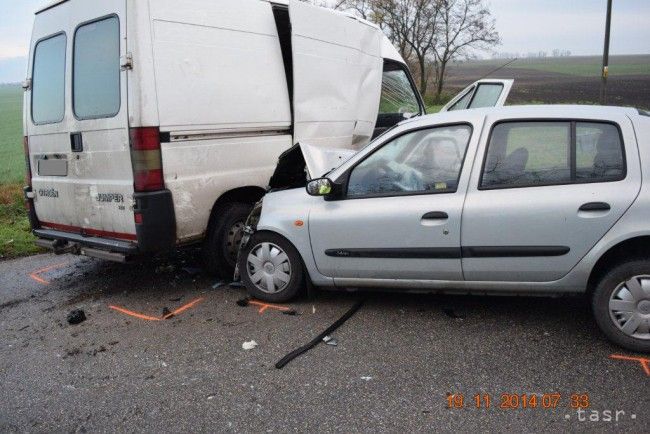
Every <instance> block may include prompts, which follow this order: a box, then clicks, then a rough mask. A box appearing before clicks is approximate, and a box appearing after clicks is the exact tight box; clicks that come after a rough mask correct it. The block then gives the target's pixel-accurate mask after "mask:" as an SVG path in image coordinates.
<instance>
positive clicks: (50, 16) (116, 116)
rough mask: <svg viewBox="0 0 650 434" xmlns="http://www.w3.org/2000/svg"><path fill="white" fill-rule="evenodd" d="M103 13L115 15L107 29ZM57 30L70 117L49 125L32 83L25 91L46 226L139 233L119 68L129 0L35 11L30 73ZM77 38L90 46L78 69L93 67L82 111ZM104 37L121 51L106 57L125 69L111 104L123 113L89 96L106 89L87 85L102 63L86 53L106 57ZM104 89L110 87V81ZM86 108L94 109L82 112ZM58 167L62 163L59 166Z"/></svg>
mask: <svg viewBox="0 0 650 434" xmlns="http://www.w3.org/2000/svg"><path fill="white" fill-rule="evenodd" d="M96 20H112V21H110V26H104V27H103V28H102V26H101V25H97V24H96V23H99V21H96ZM106 29H108V30H110V33H108V32H107V30H106ZM58 32H63V33H65V35H66V38H67V42H66V52H65V57H66V58H65V98H64V99H65V106H64V107H65V111H64V116H63V119H62V120H61V121H60V122H51V123H43V124H39V123H38V122H34V121H33V119H32V104H31V103H32V97H33V95H32V92H33V90H32V91H28V92H27V93H26V96H25V100H26V102H27V104H25V124H26V131H27V135H28V136H29V148H30V162H31V167H32V175H33V178H32V184H33V191H34V195H35V197H34V208H35V211H36V215H37V217H38V219H39V221H40V223H41V225H42V226H43V227H46V228H52V229H57V230H62V231H66V232H75V233H81V234H86V233H93V234H101V236H106V237H109V238H122V239H127V240H135V238H136V235H135V233H136V231H135V223H134V217H133V208H132V197H133V173H132V169H131V156H130V149H129V134H128V98H127V84H126V83H127V76H126V72H124V71H119V57H120V55H121V54H122V53H124V51H125V50H126V0H107V1H102V2H88V1H85V0H69V1H67V2H65V3H61V4H59V5H57V6H55V7H52V8H51V9H48V10H46V11H44V12H41V13H39V14H38V15H36V19H35V24H34V31H33V35H32V49H31V53H30V61H29V65H30V66H29V77H30V78H32V77H31V75H32V73H33V66H34V65H33V63H34V49H35V46H36V44H37V42H38V41H39V40H41V39H43V38H47V37H49V36H51V35H53V34H56V33H58ZM79 35H83V36H79ZM105 35H108V36H105ZM80 38H83V40H82V39H80ZM104 39H106V40H107V41H104ZM79 41H81V42H79ZM97 41H99V42H97ZM77 42H79V43H80V44H81V45H80V46H83V47H85V51H84V52H83V55H78V56H77V57H78V59H77V60H78V61H79V62H80V64H83V68H81V67H80V68H78V69H79V70H78V71H76V72H79V71H81V70H82V69H84V70H85V71H86V72H85V74H86V75H85V77H84V79H85V80H86V81H85V87H84V91H85V92H86V93H85V95H86V99H85V101H81V100H80V101H81V102H80V103H79V107H77V108H78V110H77V113H75V110H74V107H73V105H74V104H73V95H74V94H73V90H74V89H73V73H74V72H75V71H74V70H73V66H74V61H75V51H74V47H75V43H77ZM84 44H85V45H84ZM93 44H95V45H93ZM97 44H107V45H110V46H111V47H113V48H112V51H111V53H114V55H113V54H111V55H110V56H109V55H108V54H107V56H106V57H105V58H101V59H102V61H106V62H107V64H108V63H110V64H111V65H115V67H111V69H110V71H111V74H113V77H114V78H115V77H116V75H117V74H119V84H115V86H114V89H115V92H114V93H112V94H111V95H110V96H109V97H110V98H112V101H113V103H112V107H111V109H110V110H115V111H116V112H117V113H109V114H107V115H105V116H104V115H103V114H101V115H98V116H95V115H94V112H93V110H95V108H96V107H97V106H96V105H95V102H96V101H97V100H96V99H93V97H92V96H90V97H88V95H89V94H90V95H92V94H93V91H94V90H98V89H99V88H98V87H97V86H95V87H94V88H93V87H92V86H90V85H89V84H88V83H89V82H91V81H92V80H93V79H96V77H93V74H92V70H93V68H97V64H96V63H95V62H94V61H92V60H88V61H87V62H85V63H84V61H83V59H84V58H90V57H94V58H99V57H100V56H101V53H103V51H100V50H96V49H95V50H93V48H92V47H93V46H102V47H103V46H105V45H97ZM88 47H90V48H88ZM80 50H81V48H80ZM118 51H119V53H118ZM80 53H81V51H80ZM84 56H85V57H84ZM116 69H117V70H118V71H116ZM80 74H81V73H80ZM80 76H81V75H80ZM37 80H38V79H37ZM37 80H35V81H37ZM89 80H90V81H89ZM114 83H117V81H114ZM99 90H100V91H103V90H104V88H101V89H99ZM79 95H81V91H80V92H79ZM118 99H119V100H118ZM109 102H110V100H109ZM82 103H83V104H82ZM113 107H114V108H113ZM82 110H85V111H86V113H90V114H83V113H81V112H82ZM107 113H108V112H107ZM73 136H77V137H78V138H79V143H80V144H82V147H81V148H80V149H77V150H76V151H75V150H74V149H73V139H74V137H73ZM54 167H56V168H57V169H56V170H54V171H53V170H52V168H54Z"/></svg>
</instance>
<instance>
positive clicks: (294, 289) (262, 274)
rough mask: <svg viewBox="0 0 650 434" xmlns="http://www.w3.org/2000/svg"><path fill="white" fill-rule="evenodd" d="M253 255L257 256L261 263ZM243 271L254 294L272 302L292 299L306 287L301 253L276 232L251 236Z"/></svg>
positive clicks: (242, 257) (241, 261) (241, 264)
mask: <svg viewBox="0 0 650 434" xmlns="http://www.w3.org/2000/svg"><path fill="white" fill-rule="evenodd" d="M265 246H267V247H266V250H265ZM265 252H266V253H265ZM282 253H284V254H285V255H286V260H283V256H282ZM253 257H255V258H257V263H258V265H257V266H256V265H255V262H256V260H254V259H253ZM274 259H275V260H274ZM276 261H279V262H276ZM239 273H240V275H241V279H242V282H243V283H244V285H245V286H246V289H247V290H248V293H249V294H250V295H251V297H253V298H256V299H259V300H263V301H268V302H271V303H282V302H286V301H289V300H291V299H293V298H295V297H296V296H298V295H299V294H300V293H301V292H302V291H303V289H304V278H303V277H304V274H303V264H302V259H301V258H300V254H299V253H298V251H297V250H296V248H295V247H294V246H293V244H291V243H290V242H289V241H288V240H287V239H286V238H284V237H282V236H280V235H278V234H275V233H273V232H256V233H255V234H253V235H252V236H251V239H250V240H249V242H248V244H247V245H246V247H244V249H243V250H242V252H241V255H240V257H239ZM258 273H259V274H258ZM269 276H270V277H269ZM258 279H259V280H258ZM284 279H286V281H285V280H284ZM269 285H272V288H271V290H269V289H268V287H269Z"/></svg>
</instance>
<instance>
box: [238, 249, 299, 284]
mask: <svg viewBox="0 0 650 434" xmlns="http://www.w3.org/2000/svg"><path fill="white" fill-rule="evenodd" d="M246 268H247V271H248V277H250V279H251V282H253V285H255V287H256V288H257V289H259V290H260V291H262V292H266V293H267V294H273V293H276V292H280V291H282V290H283V289H284V288H286V286H287V285H288V284H289V281H290V280H291V263H290V262H289V257H288V256H287V254H286V253H285V252H284V251H283V250H282V249H281V248H280V247H279V246H277V245H276V244H273V243H266V242H265V243H259V244H257V245H256V246H255V247H253V248H252V249H251V251H250V253H249V254H248V257H247V258H246Z"/></svg>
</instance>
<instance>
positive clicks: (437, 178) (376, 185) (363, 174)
mask: <svg viewBox="0 0 650 434" xmlns="http://www.w3.org/2000/svg"><path fill="white" fill-rule="evenodd" d="M471 133H472V128H471V127H470V126H469V125H453V126H444V127H437V128H427V129H422V130H417V131H413V132H409V133H406V134H403V135H401V136H399V137H397V138H396V139H394V140H392V141H390V142H389V143H387V144H386V145H384V146H382V147H381V148H380V149H378V150H377V151H375V152H374V153H372V154H371V155H370V156H369V157H367V158H366V159H365V160H363V161H362V162H361V163H359V164H358V165H357V166H356V167H354V169H353V170H352V172H351V173H350V178H349V182H348V197H352V198H354V197H357V198H358V197H370V196H394V195H404V194H423V193H453V192H455V191H456V189H457V188H458V179H459V178H460V172H461V168H462V166H463V161H464V159H465V151H466V150H467V145H468V143H469V139H470V136H471Z"/></svg>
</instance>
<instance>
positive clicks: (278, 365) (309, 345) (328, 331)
mask: <svg viewBox="0 0 650 434" xmlns="http://www.w3.org/2000/svg"><path fill="white" fill-rule="evenodd" d="M364 301H365V300H360V301H358V302H356V303H355V304H354V305H353V306H352V307H351V308H350V310H348V311H347V312H346V313H345V314H344V315H343V316H342V317H341V318H339V319H338V320H336V321H335V322H334V324H332V325H331V326H329V327H328V328H327V329H325V331H324V332H323V333H321V334H319V335H318V336H316V337H315V338H314V339H312V340H311V341H310V342H309V343H307V344H305V345H303V346H302V347H300V348H297V349H295V350H293V351H292V352H290V353H289V354H287V355H286V356H284V357H283V358H281V359H280V360H279V361H278V362H277V363H276V364H275V367H276V368H277V369H282V368H284V367H285V366H286V365H287V363H289V362H290V361H292V360H293V359H295V358H296V357H298V356H300V355H301V354H304V353H306V352H307V351H309V350H311V349H312V348H314V347H315V346H316V345H318V344H319V343H320V342H321V341H322V340H323V338H324V337H325V336H329V335H330V334H331V333H332V332H333V331H334V330H336V329H337V328H339V327H340V326H341V325H343V323H345V322H346V321H347V320H348V319H350V318H351V317H352V315H354V314H355V313H356V312H357V311H358V310H359V309H360V308H361V306H362V305H363V303H364ZM312 308H313V309H314V310H315V309H316V308H315V307H312Z"/></svg>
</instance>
